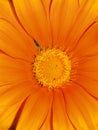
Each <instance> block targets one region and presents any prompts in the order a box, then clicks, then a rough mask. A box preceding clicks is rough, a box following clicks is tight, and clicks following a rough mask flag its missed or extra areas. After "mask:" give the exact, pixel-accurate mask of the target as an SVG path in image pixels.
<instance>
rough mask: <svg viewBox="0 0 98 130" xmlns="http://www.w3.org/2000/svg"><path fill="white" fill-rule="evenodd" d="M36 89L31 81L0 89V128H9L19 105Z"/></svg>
mask: <svg viewBox="0 0 98 130" xmlns="http://www.w3.org/2000/svg"><path fill="white" fill-rule="evenodd" d="M36 90H37V89H34V88H32V82H31V81H24V82H17V83H14V84H9V85H5V86H2V87H0V128H1V127H2V128H3V127H5V128H9V127H10V126H11V124H12V122H13V120H14V118H15V115H16V112H17V111H18V109H19V107H20V105H21V103H22V102H23V101H24V100H25V99H26V98H27V97H28V96H29V95H30V94H31V93H32V92H35V91H36Z"/></svg>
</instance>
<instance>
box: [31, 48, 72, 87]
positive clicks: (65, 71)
mask: <svg viewBox="0 0 98 130" xmlns="http://www.w3.org/2000/svg"><path fill="white" fill-rule="evenodd" d="M33 70H34V72H35V75H36V79H37V80H38V81H39V83H40V84H42V85H43V86H45V87H46V86H47V87H49V88H56V87H60V86H61V85H62V84H63V83H65V82H67V81H68V80H69V78H70V71H71V63H70V60H69V59H68V56H67V55H66V53H65V52H62V51H61V50H59V49H47V50H46V51H41V53H40V54H39V55H38V56H37V57H36V58H35V62H34V68H33Z"/></svg>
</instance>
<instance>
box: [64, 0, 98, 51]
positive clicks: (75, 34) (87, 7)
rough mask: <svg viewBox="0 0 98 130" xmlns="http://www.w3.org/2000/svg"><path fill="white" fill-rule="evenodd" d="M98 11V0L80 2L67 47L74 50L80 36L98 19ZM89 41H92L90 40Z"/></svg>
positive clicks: (68, 36)
mask: <svg viewBox="0 0 98 130" xmlns="http://www.w3.org/2000/svg"><path fill="white" fill-rule="evenodd" d="M97 12H98V0H88V1H87V0H84V1H82V3H80V5H79V9H78V13H77V14H76V15H77V17H76V19H75V21H74V24H73V27H72V28H70V31H69V34H68V35H67V38H66V39H65V42H66V48H67V49H68V48H69V50H72V49H73V47H74V48H75V47H76V45H77V44H78V42H79V40H80V38H81V37H82V36H83V35H84V34H85V32H86V31H87V30H88V28H90V27H91V26H92V25H93V23H94V22H95V21H97V16H98V13H97ZM94 32H95V31H94ZM88 34H89V33H88ZM90 35H91V34H90ZM89 38H90V37H89ZM88 42H91V41H90V40H88ZM81 44H82V42H81ZM88 44H89V43H87V45H88ZM73 50H74V49H73Z"/></svg>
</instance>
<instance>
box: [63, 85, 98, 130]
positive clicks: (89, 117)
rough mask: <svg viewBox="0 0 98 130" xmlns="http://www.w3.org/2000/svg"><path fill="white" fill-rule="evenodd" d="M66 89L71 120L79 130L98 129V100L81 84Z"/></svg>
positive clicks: (67, 106)
mask: <svg viewBox="0 0 98 130" xmlns="http://www.w3.org/2000/svg"><path fill="white" fill-rule="evenodd" d="M63 91H64V93H65V94H64V95H65V98H66V108H67V112H68V115H69V118H70V120H71V121H72V123H73V124H74V125H75V127H76V129H77V130H78V129H79V130H86V129H89V130H92V129H93V130H97V129H98V102H97V100H95V99H94V98H92V97H91V96H90V95H89V94H88V93H86V92H85V91H84V90H83V89H82V88H81V87H80V86H79V85H77V84H72V86H69V88H68V89H67V90H66V89H65V90H63Z"/></svg>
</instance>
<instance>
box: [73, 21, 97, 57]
mask: <svg viewBox="0 0 98 130" xmlns="http://www.w3.org/2000/svg"><path fill="white" fill-rule="evenodd" d="M72 51H73V53H74V55H73V56H77V57H78V58H79V59H80V58H81V57H83V56H84V58H85V56H86V55H88V56H91V55H94V54H98V22H97V21H94V22H93V23H92V24H91V25H90V26H89V27H88V28H87V29H86V30H85V32H83V34H82V36H81V37H80V39H79V40H78V42H77V43H76V44H74V46H72V50H71V52H72Z"/></svg>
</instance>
